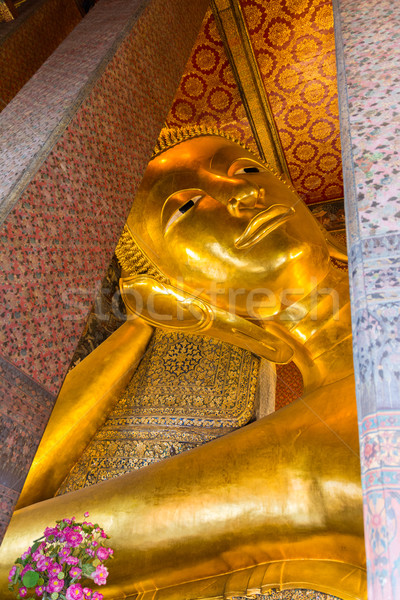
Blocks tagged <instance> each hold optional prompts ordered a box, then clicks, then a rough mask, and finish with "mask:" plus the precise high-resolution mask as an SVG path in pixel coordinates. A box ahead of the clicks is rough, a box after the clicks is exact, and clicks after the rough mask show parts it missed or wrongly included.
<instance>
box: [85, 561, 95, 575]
mask: <svg viewBox="0 0 400 600" xmlns="http://www.w3.org/2000/svg"><path fill="white" fill-rule="evenodd" d="M95 570H96V569H95V567H94V566H93V565H90V564H89V565H88V564H86V565H82V573H83V574H84V575H85V576H86V577H89V576H90V575H91V574H92V573H94V572H95Z"/></svg>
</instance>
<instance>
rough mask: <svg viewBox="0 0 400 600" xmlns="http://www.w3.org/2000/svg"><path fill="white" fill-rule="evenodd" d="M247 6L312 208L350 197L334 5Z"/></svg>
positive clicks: (286, 1)
mask: <svg viewBox="0 0 400 600" xmlns="http://www.w3.org/2000/svg"><path fill="white" fill-rule="evenodd" d="M241 8H242V11H243V14H244V16H245V19H246V23H247V27H248V31H249V36H250V40H251V43H252V46H253V49H254V54H255V57H256V60H257V62H258V65H259V69H260V72H261V76H262V79H263V83H264V86H265V89H266V92H267V94H268V99H269V101H270V104H271V109H272V113H273V115H274V118H275V121H276V125H277V128H278V131H279V135H280V138H281V143H282V146H283V150H284V152H285V156H286V160H287V163H288V167H289V171H290V175H291V178H292V182H293V184H294V186H295V188H296V190H297V192H298V193H299V194H300V195H301V197H302V198H303V199H304V200H305V201H306V202H307V203H313V202H319V201H323V200H331V199H336V198H338V197H340V196H342V195H343V183H342V173H341V155H340V141H339V117H338V104H337V89H336V64H335V41H334V32H333V13H332V6H331V3H330V2H327V1H326V0H277V1H276V2H273V3H272V2H266V1H261V0H257V1H256V0H241ZM306 148H307V152H305V150H306ZM322 157H323V158H322Z"/></svg>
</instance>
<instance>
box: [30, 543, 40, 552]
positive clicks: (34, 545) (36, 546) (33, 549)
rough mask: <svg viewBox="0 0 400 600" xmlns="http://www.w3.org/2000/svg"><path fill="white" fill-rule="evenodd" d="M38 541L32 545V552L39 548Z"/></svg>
mask: <svg viewBox="0 0 400 600" xmlns="http://www.w3.org/2000/svg"><path fill="white" fill-rule="evenodd" d="M39 546H40V542H35V543H34V544H33V546H32V554H33V553H34V552H36V550H37V549H38V548H39Z"/></svg>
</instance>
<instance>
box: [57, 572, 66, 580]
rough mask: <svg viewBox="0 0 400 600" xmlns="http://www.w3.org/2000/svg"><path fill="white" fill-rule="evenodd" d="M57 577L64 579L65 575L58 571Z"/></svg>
mask: <svg viewBox="0 0 400 600" xmlns="http://www.w3.org/2000/svg"><path fill="white" fill-rule="evenodd" d="M57 577H58V579H64V577H65V573H64V571H60V572H59V573H58V574H57Z"/></svg>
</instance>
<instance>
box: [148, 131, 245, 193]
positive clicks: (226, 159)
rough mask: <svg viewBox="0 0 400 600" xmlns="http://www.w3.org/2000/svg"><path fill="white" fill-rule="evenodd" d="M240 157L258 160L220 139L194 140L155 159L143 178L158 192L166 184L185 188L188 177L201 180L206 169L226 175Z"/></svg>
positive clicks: (199, 138)
mask: <svg viewBox="0 0 400 600" xmlns="http://www.w3.org/2000/svg"><path fill="white" fill-rule="evenodd" d="M240 158H249V159H252V160H255V157H254V156H253V155H252V154H251V153H250V152H248V151H247V150H246V149H244V148H242V147H241V146H240V145H239V144H236V143H235V142H232V141H230V140H228V139H225V138H223V137H219V136H204V137H198V138H193V139H191V140H187V141H185V142H181V143H180V144H178V145H176V146H173V147H172V148H169V149H168V150H166V151H165V152H163V153H162V154H160V155H159V156H157V157H156V158H155V159H153V160H152V161H151V162H150V164H149V167H148V169H147V171H146V174H145V176H144V179H143V183H144V187H145V188H147V192H148V191H149V188H150V189H151V188H154V187H155V188H156V189H157V190H159V189H161V188H162V187H164V186H165V185H166V184H168V183H169V184H170V185H172V186H174V185H177V186H179V185H181V183H182V180H185V181H186V179H187V177H195V178H196V177H199V176H201V172H202V171H203V170H208V171H212V172H215V173H218V172H219V171H221V172H222V173H226V172H227V171H228V169H229V167H230V165H231V164H232V163H233V162H235V161H236V160H238V159H240Z"/></svg>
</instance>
